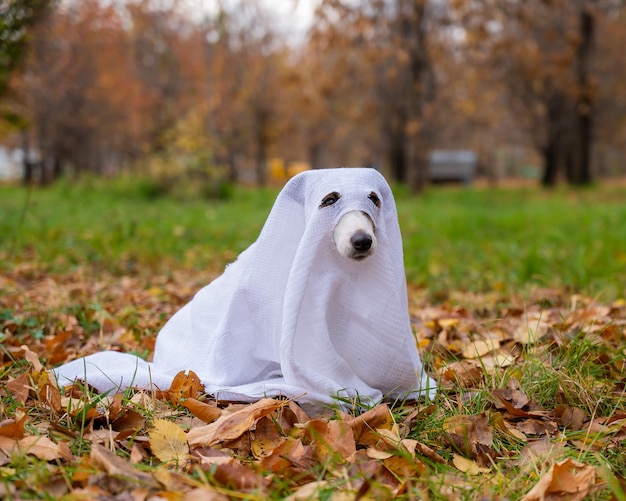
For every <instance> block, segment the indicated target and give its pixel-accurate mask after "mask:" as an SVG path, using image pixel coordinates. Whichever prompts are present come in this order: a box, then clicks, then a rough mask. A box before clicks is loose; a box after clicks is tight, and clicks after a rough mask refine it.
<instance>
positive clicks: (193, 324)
mask: <svg viewBox="0 0 626 501" xmlns="http://www.w3.org/2000/svg"><path fill="white" fill-rule="evenodd" d="M181 370H193V371H194V372H195V373H196V374H197V375H198V377H199V378H200V380H201V381H202V383H203V384H204V385H205V389H206V391H207V392H208V393H210V394H213V395H218V396H219V398H222V399H226V400H255V399H258V398H262V397H264V396H277V395H284V396H289V397H297V398H298V400H299V401H300V402H301V403H307V404H311V405H314V404H315V405H317V404H320V403H321V404H332V403H333V402H335V398H336V397H337V396H340V397H341V398H343V399H346V398H348V399H357V398H358V399H361V401H363V399H367V400H368V401H370V402H377V401H379V400H380V399H382V398H383V397H393V398H396V397H398V398H408V397H410V398H415V397H419V396H421V395H425V396H428V397H433V396H434V392H435V383H434V381H432V380H431V379H430V378H429V377H428V374H426V372H425V371H424V368H423V367H422V363H421V360H420V356H419V353H418V351H417V346H416V343H415V338H414V336H413V333H412V330H411V322H410V317H409V311H408V301H407V294H406V278H405V275H404V262H403V255H402V238H401V234H400V227H399V225H398V217H397V213H396V206H395V202H394V199H393V194H392V192H391V189H390V187H389V185H388V184H387V182H386V181H385V179H384V177H383V176H382V175H381V174H380V173H378V172H376V171H375V170H373V169H362V168H361V169H360V168H355V169H352V168H350V169H328V170H316V171H307V172H303V173H301V174H299V175H297V176H295V177H294V178H292V179H291V180H290V181H289V182H288V183H287V184H286V185H285V187H284V188H283V190H282V191H281V193H280V194H279V195H278V197H277V199H276V202H275V203H274V206H273V207H272V210H271V212H270V214H269V216H268V218H267V221H266V222H265V225H264V227H263V229H262V230H261V233H260V235H259V237H258V239H257V241H256V242H255V243H253V244H252V245H251V246H250V247H248V249H246V250H245V251H244V252H242V253H241V254H240V255H239V257H238V258H237V260H236V261H235V262H233V263H232V264H230V265H229V266H228V267H227V268H226V269H225V271H224V273H223V274H222V275H221V276H219V277H218V278H216V279H215V280H214V281H213V282H211V283H210V284H208V285H207V286H205V287H203V288H202V289H200V290H199V291H198V293H197V294H196V295H195V296H194V298H193V299H192V300H191V301H190V302H189V303H187V304H186V305H185V306H184V307H183V308H181V309H180V310H179V311H178V312H177V313H176V314H175V315H174V316H173V317H172V318H170V319H169V321H168V322H167V323H166V325H165V326H164V327H163V328H162V329H161V331H160V333H159V335H158V337H157V341H156V346H155V352H154V360H153V362H146V361H144V360H142V359H139V358H138V357H136V356H135V355H132V354H128V353H117V352H110V351H109V352H101V353H96V354H93V355H90V356H88V357H86V358H83V359H80V360H75V361H73V362H70V363H68V364H66V365H64V366H62V367H59V368H57V369H55V374H56V375H57V377H58V379H59V382H60V383H61V384H66V383H67V382H71V381H73V380H74V379H75V378H80V379H83V380H86V381H87V382H89V383H90V384H91V385H93V386H95V387H96V388H98V389H99V390H100V391H109V390H116V389H120V388H124V387H127V386H140V387H145V388H153V387H155V386H156V387H159V388H161V389H167V388H168V387H169V385H170V383H171V381H172V379H173V378H174V376H175V375H176V374H177V372H178V371H181Z"/></svg>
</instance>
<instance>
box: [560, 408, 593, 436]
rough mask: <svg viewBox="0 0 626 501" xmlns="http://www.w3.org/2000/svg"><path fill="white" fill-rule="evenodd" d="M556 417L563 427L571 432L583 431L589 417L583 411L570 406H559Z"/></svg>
mask: <svg viewBox="0 0 626 501" xmlns="http://www.w3.org/2000/svg"><path fill="white" fill-rule="evenodd" d="M557 407H558V410H557V409H555V415H556V416H557V417H558V418H559V422H560V423H561V426H563V427H564V428H567V429H569V430H582V429H583V428H584V422H585V420H586V419H587V415H586V414H585V412H584V411H583V410H582V409H579V408H578V407H570V406H557Z"/></svg>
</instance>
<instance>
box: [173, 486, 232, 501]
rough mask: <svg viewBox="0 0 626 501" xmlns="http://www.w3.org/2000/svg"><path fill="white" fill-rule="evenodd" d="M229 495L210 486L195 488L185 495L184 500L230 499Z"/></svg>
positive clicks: (220, 500) (209, 500)
mask: <svg viewBox="0 0 626 501" xmlns="http://www.w3.org/2000/svg"><path fill="white" fill-rule="evenodd" d="M229 499H230V498H229V497H228V496H226V495H225V494H222V493H220V492H216V491H214V490H212V489H211V488H210V487H202V488H200V489H193V490H191V491H189V492H186V493H185V494H184V495H183V498H182V501H229Z"/></svg>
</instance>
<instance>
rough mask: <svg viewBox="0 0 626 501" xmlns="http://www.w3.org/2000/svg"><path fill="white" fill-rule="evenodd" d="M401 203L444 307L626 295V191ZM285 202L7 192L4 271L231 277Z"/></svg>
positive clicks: (420, 263)
mask: <svg viewBox="0 0 626 501" xmlns="http://www.w3.org/2000/svg"><path fill="white" fill-rule="evenodd" d="M396 192H397V195H396V198H397V206H398V212H399V217H400V224H401V228H402V231H403V239H404V240H403V242H404V248H405V264H406V272H407V277H408V279H409V281H410V282H411V283H412V284H414V285H417V286H419V287H423V288H425V289H427V290H428V291H429V292H430V293H431V295H432V296H433V297H437V296H440V297H441V298H442V299H445V298H446V297H447V293H448V291H459V290H462V291H476V292H486V291H491V290H498V291H500V292H509V293H519V292H520V291H524V290H525V289H527V288H529V287H547V288H550V287H555V288H567V289H568V290H572V291H577V292H580V293H584V294H590V295H598V296H600V297H601V298H603V299H607V300H608V299H611V298H617V297H621V296H623V295H624V292H625V287H626V266H625V265H626V204H624V203H623V200H625V199H626V188H625V187H621V186H618V187H609V186H596V187H592V188H589V189H578V190H574V189H567V188H563V189H558V190H554V191H542V190H539V189H533V188H519V189H497V188H496V189H463V188H446V187H444V188H436V189H431V190H428V191H427V192H426V194H425V195H423V196H420V197H414V196H410V195H409V194H408V193H407V192H406V190H403V189H398V190H396ZM276 193H277V190H274V189H264V190H251V189H243V188H239V189H235V190H234V193H233V195H232V198H230V199H229V200H221V201H215V200H205V199H201V198H198V197H191V198H184V197H182V196H179V197H176V198H171V197H170V198H167V197H155V196H153V194H152V192H151V191H150V190H147V189H146V188H145V183H136V184H133V183H131V182H128V181H124V182H120V181H117V182H108V183H105V182H99V181H94V180H91V181H90V182H86V183H85V182H83V183H80V184H78V185H75V184H70V183H67V182H65V183H59V184H57V185H55V186H53V187H50V188H45V189H34V190H33V191H32V192H29V191H27V190H25V189H22V188H15V187H8V186H4V187H0V235H2V239H1V241H0V265H3V266H13V265H15V264H16V263H19V262H21V261H32V260H37V261H38V262H40V263H41V264H42V265H43V266H44V267H46V268H47V269H50V270H53V271H63V270H68V269H71V268H72V267H73V266H77V265H82V264H85V263H88V264H89V266H90V267H93V268H96V269H97V268H103V269H106V270H109V271H113V272H116V273H118V274H127V273H141V272H146V273H151V272H154V273H161V272H164V271H167V269H169V268H180V267H183V268H194V269H207V268H214V269H221V268H222V267H223V265H224V264H226V263H227V262H229V261H232V260H233V259H234V258H235V257H236V256H237V255H238V254H239V253H240V252H241V251H242V250H243V249H245V248H246V247H247V246H248V245H249V244H250V243H252V242H253V241H254V240H255V239H256V237H257V235H258V233H259V231H260V229H261V227H262V224H263V222H264V221H265V218H266V217H267V214H268V213H269V210H270V208H271V205H272V203H273V200H274V198H275V195H276Z"/></svg>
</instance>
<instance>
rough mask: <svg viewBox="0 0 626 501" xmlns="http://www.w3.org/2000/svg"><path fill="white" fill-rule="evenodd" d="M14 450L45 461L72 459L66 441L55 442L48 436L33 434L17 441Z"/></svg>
mask: <svg viewBox="0 0 626 501" xmlns="http://www.w3.org/2000/svg"><path fill="white" fill-rule="evenodd" d="M13 450H14V451H22V452H25V453H26V454H31V455H33V456H35V457H37V458H39V459H43V460H44V461H53V460H55V459H68V460H69V459H72V453H71V452H70V448H69V447H68V446H67V444H66V443H65V442H59V443H58V444H55V443H54V442H53V441H52V440H50V439H49V438H48V437H44V436H37V435H31V436H29V437H25V438H23V439H21V440H19V441H17V442H16V443H15V446H14V448H13Z"/></svg>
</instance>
